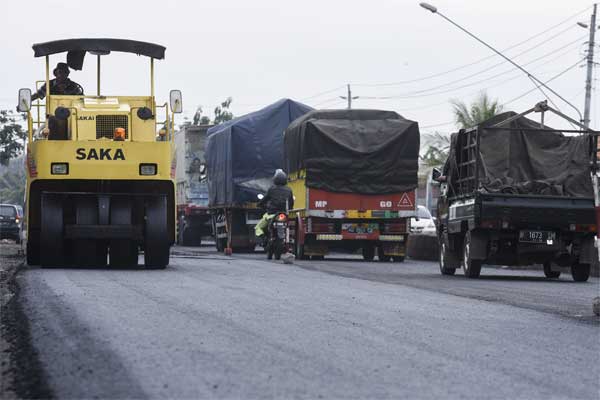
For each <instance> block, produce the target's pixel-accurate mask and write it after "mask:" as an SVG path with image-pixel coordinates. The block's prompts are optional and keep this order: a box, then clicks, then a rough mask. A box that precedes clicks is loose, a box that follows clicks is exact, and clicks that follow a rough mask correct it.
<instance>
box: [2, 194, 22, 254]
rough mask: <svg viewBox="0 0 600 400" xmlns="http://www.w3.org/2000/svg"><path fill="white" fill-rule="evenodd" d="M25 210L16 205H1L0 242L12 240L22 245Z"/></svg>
mask: <svg viewBox="0 0 600 400" xmlns="http://www.w3.org/2000/svg"><path fill="white" fill-rule="evenodd" d="M22 229H23V208H22V207H21V206H19V205H15V204H0V240H1V239H12V240H14V241H15V242H17V244H18V243H21V231H22Z"/></svg>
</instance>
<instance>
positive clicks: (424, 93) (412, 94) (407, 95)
mask: <svg viewBox="0 0 600 400" xmlns="http://www.w3.org/2000/svg"><path fill="white" fill-rule="evenodd" d="M584 37H585V36H583V37H579V38H577V39H576V40H574V41H572V42H569V43H567V44H565V45H563V46H561V47H559V48H557V49H554V50H552V51H551V52H548V53H546V54H544V55H542V56H540V57H537V58H535V59H533V60H531V61H528V62H526V63H524V64H522V65H523V66H527V65H531V64H533V63H535V62H537V61H540V60H543V59H545V58H547V57H550V56H552V55H554V54H556V52H558V51H560V50H563V49H565V48H569V47H571V46H573V45H574V44H575V43H579V42H580V41H581V40H582V39H583V38H584ZM513 71H515V67H512V68H511V69H509V70H504V71H502V72H500V73H497V74H495V75H492V76H488V77H486V78H484V79H480V80H478V81H474V82H470V83H468V84H465V85H461V86H456V87H453V88H450V89H445V90H441V91H437V92H435V90H437V89H440V88H443V87H446V86H448V85H450V84H453V83H459V82H462V81H466V80H468V79H471V78H473V77H475V76H477V75H480V72H478V73H475V74H472V75H470V76H468V77H464V78H461V79H458V80H455V81H452V82H448V83H445V84H442V85H438V86H434V87H431V88H427V89H421V90H416V91H412V92H406V93H403V94H398V95H392V96H361V97H362V98H363V99H371V100H391V99H411V98H416V97H429V96H436V95H438V94H445V93H449V92H453V91H456V90H460V89H464V88H466V87H470V86H474V85H478V84H480V83H482V82H486V81H488V80H490V79H494V78H497V77H499V76H503V75H506V74H509V73H511V72H513ZM484 72H485V71H484ZM427 92H433V93H427Z"/></svg>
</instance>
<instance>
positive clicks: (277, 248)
mask: <svg viewBox="0 0 600 400" xmlns="http://www.w3.org/2000/svg"><path fill="white" fill-rule="evenodd" d="M258 198H259V199H261V200H262V195H260V194H259V195H258ZM289 241H290V230H289V227H288V215H287V213H285V212H278V213H276V214H275V216H274V217H273V218H271V219H270V220H269V224H268V225H267V231H266V238H265V243H264V246H263V247H264V249H265V251H266V252H267V259H269V260H271V259H272V258H273V256H274V257H275V259H276V260H279V259H281V255H282V254H284V253H287V252H288V248H289Z"/></svg>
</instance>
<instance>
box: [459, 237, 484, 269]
mask: <svg viewBox="0 0 600 400" xmlns="http://www.w3.org/2000/svg"><path fill="white" fill-rule="evenodd" d="M481 264H482V262H481V260H473V259H472V258H471V232H467V234H466V235H465V240H464V242H463V257H462V262H461V267H462V268H463V271H464V273H465V276H466V277H467V278H479V274H480V273H481Z"/></svg>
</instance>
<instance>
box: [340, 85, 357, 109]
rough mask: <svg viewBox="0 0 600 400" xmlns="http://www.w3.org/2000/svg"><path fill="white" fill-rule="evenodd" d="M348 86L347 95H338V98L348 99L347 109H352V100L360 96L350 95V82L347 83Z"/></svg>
mask: <svg viewBox="0 0 600 400" xmlns="http://www.w3.org/2000/svg"><path fill="white" fill-rule="evenodd" d="M347 86H348V95H347V96H340V99H344V100H346V99H347V100H348V110H351V109H352V100H356V99H358V98H359V97H360V96H354V97H352V90H350V84H348V85H347Z"/></svg>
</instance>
